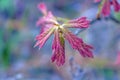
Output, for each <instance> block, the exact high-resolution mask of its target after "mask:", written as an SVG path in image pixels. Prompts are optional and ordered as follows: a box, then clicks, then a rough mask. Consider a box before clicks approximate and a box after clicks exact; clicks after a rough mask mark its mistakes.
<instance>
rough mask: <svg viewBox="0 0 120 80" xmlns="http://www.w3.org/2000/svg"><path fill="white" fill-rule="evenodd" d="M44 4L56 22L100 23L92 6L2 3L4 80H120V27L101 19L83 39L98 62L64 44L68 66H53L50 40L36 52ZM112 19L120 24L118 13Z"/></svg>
mask: <svg viewBox="0 0 120 80" xmlns="http://www.w3.org/2000/svg"><path fill="white" fill-rule="evenodd" d="M43 1H44V2H45V3H46V4H47V6H48V9H49V10H51V11H52V12H53V14H54V15H55V16H59V17H64V18H69V19H73V18H78V17H81V16H87V17H88V19H89V20H92V19H94V18H96V13H97V9H98V4H97V3H94V2H93V0H0V80H120V62H119V64H115V62H116V60H120V59H117V57H118V54H119V53H120V23H116V22H114V21H113V20H106V19H101V20H99V21H97V22H95V23H94V24H92V25H90V27H89V28H88V29H86V30H85V31H83V32H81V33H79V35H78V36H79V37H82V38H83V40H84V41H85V42H86V43H88V44H91V45H92V46H93V47H94V50H93V53H94V59H88V58H82V57H81V56H80V54H79V53H78V52H77V51H74V50H73V49H72V48H71V47H70V45H68V43H67V41H66V47H65V48H66V63H65V65H63V66H62V67H60V68H59V67H56V66H55V64H54V63H51V61H50V58H51V55H52V49H51V43H52V37H51V38H50V39H49V41H47V43H46V44H45V46H44V47H43V48H42V49H40V50H39V49H38V47H37V48H34V47H33V46H34V45H35V42H36V41H35V36H36V35H37V34H39V32H40V27H37V26H36V21H37V20H38V18H39V17H41V16H42V14H41V13H40V12H39V10H38V9H37V4H38V3H40V2H43ZM112 15H113V16H114V17H115V18H116V19H117V20H120V13H112ZM72 31H73V32H75V31H74V30H72ZM119 58H120V57H119Z"/></svg>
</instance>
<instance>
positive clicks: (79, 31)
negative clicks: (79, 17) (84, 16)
mask: <svg viewBox="0 0 120 80" xmlns="http://www.w3.org/2000/svg"><path fill="white" fill-rule="evenodd" d="M101 19H102V18H95V19H93V20H92V21H91V22H90V25H92V24H94V23H96V22H97V21H100V20H101ZM104 19H105V20H112V21H113V22H115V23H117V24H120V21H119V20H117V19H116V18H114V17H113V16H112V15H110V16H109V17H108V18H104ZM86 29H87V28H85V29H78V30H76V31H75V35H78V34H79V33H81V32H83V31H84V30H86Z"/></svg>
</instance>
